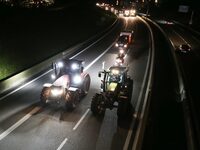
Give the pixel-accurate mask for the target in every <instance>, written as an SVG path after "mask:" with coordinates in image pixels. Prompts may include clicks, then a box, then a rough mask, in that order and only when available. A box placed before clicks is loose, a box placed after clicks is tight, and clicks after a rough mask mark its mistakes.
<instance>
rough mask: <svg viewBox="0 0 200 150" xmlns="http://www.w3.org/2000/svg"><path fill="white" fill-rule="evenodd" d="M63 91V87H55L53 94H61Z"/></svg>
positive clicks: (52, 90)
mask: <svg viewBox="0 0 200 150" xmlns="http://www.w3.org/2000/svg"><path fill="white" fill-rule="evenodd" d="M62 93H63V89H62V88H53V89H51V94H52V95H53V96H59V95H61V94H62Z"/></svg>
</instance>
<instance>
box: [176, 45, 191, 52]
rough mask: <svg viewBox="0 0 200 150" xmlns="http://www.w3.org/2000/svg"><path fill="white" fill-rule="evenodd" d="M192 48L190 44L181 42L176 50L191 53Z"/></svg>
mask: <svg viewBox="0 0 200 150" xmlns="http://www.w3.org/2000/svg"><path fill="white" fill-rule="evenodd" d="M191 50H192V48H191V46H190V45H189V44H181V45H179V46H178V47H177V49H176V52H178V53H189V52H191Z"/></svg>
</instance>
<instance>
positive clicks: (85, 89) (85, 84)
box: [81, 74, 91, 96]
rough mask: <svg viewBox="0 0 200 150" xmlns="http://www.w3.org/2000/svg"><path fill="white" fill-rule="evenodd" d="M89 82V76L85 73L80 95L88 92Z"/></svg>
mask: <svg viewBox="0 0 200 150" xmlns="http://www.w3.org/2000/svg"><path fill="white" fill-rule="evenodd" d="M90 82H91V79H90V76H89V74H87V75H86V76H85V78H84V81H83V84H82V86H81V91H82V96H86V95H87V94H88V91H89V89H90Z"/></svg>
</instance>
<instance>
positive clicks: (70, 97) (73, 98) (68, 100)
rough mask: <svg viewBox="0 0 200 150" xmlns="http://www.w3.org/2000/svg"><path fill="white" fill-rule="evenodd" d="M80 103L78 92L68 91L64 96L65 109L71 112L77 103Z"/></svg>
mask: <svg viewBox="0 0 200 150" xmlns="http://www.w3.org/2000/svg"><path fill="white" fill-rule="evenodd" d="M79 101H80V94H79V91H78V90H77V91H74V92H72V91H70V92H68V93H66V95H65V108H66V109H68V110H73V109H74V108H75V107H76V105H77V104H78V102H79Z"/></svg>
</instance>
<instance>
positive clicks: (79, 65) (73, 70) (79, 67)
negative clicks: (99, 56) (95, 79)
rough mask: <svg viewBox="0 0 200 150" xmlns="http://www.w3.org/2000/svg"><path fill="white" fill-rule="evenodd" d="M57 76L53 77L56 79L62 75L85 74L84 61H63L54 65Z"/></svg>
mask: <svg viewBox="0 0 200 150" xmlns="http://www.w3.org/2000/svg"><path fill="white" fill-rule="evenodd" d="M52 66H53V69H54V71H55V74H54V75H52V78H53V79H56V78H58V77H60V76H62V75H66V74H67V75H69V76H71V75H80V74H81V73H83V61H81V60H76V59H62V60H61V61H59V62H56V63H53V64H52Z"/></svg>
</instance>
